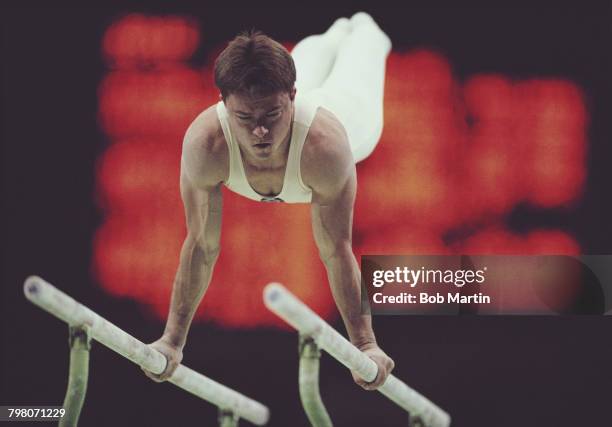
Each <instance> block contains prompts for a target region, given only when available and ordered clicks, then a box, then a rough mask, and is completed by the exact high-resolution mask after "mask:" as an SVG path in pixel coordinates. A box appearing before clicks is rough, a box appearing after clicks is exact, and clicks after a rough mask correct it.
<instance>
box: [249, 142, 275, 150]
mask: <svg viewBox="0 0 612 427" xmlns="http://www.w3.org/2000/svg"><path fill="white" fill-rule="evenodd" d="M270 146H272V143H271V142H260V143H258V144H255V145H254V146H253V147H255V148H257V149H260V150H263V149H266V148H268V147H270Z"/></svg>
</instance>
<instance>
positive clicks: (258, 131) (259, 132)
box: [253, 126, 270, 138]
mask: <svg viewBox="0 0 612 427" xmlns="http://www.w3.org/2000/svg"><path fill="white" fill-rule="evenodd" d="M268 132H270V131H269V130H268V129H266V128H265V127H264V126H257V127H256V128H255V129H253V135H255V136H256V137H257V138H263V137H264V136H266V135H267V134H268Z"/></svg>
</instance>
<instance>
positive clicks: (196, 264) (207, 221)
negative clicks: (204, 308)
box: [164, 173, 222, 348]
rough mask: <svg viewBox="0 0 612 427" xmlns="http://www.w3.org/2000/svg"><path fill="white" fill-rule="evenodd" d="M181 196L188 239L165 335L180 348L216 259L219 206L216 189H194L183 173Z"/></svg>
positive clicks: (180, 263) (219, 222)
mask: <svg viewBox="0 0 612 427" xmlns="http://www.w3.org/2000/svg"><path fill="white" fill-rule="evenodd" d="M181 196H182V198H183V204H184V206H185V216H186V221H187V237H186V238H185V242H184V243H183V247H182V249H181V255H180V259H179V266H178V271H177V273H176V277H175V279H174V287H173V289H172V298H171V302H170V312H169V314H168V321H167V322H166V329H165V331H164V336H165V337H166V338H167V339H168V340H169V342H171V343H172V344H173V345H175V346H177V347H180V348H182V347H184V345H185V341H186V339H187V332H188V331H189V327H190V325H191V321H192V320H193V316H194V314H195V311H196V309H197V307H198V305H199V304H200V302H201V300H202V297H203V296H204V293H205V292H206V289H207V288H208V285H209V283H210V279H211V276H212V272H213V268H214V266H215V262H216V260H217V257H218V255H219V238H220V235H221V206H222V202H221V189H220V186H219V185H216V186H204V187H202V188H198V187H195V186H194V184H193V183H192V182H191V181H190V178H189V177H188V176H187V174H186V173H182V176H181Z"/></svg>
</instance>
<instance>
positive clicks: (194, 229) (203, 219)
mask: <svg viewBox="0 0 612 427" xmlns="http://www.w3.org/2000/svg"><path fill="white" fill-rule="evenodd" d="M215 123H216V114H214V110H212V109H208V110H207V111H205V112H204V113H202V114H201V116H200V117H199V118H198V119H196V121H194V123H193V124H192V125H191V127H190V128H189V130H188V131H187V134H186V135H185V140H184V142H183V154H182V159H181V183H180V184H181V197H182V199H183V205H184V208H185V220H186V223H187V237H186V238H185V242H184V243H183V247H182V249H181V254H180V259H179V266H178V270H177V273H176V277H175V279H174V286H173V288H172V297H171V301H170V312H169V313H168V320H167V322H166V327H165V330H164V333H163V335H162V337H161V338H160V339H158V340H157V341H155V342H154V343H152V344H151V346H152V347H153V348H154V349H156V350H158V351H160V352H161V353H163V354H164V355H165V356H166V359H167V361H168V363H167V365H166V369H165V370H164V372H162V373H161V374H154V373H152V372H148V371H146V370H145V373H146V374H147V376H149V377H150V378H152V379H153V380H155V381H164V380H166V379H167V378H169V377H170V376H171V375H172V373H173V372H174V370H175V369H176V367H177V366H178V365H179V363H180V362H181V360H182V358H183V347H184V346H185V342H186V340H187V333H188V332H189V328H190V326H191V322H192V320H193V316H194V314H195V312H196V309H197V307H198V305H199V304H200V302H201V300H202V298H203V296H204V293H205V292H206V289H207V288H208V285H209V283H210V279H211V276H212V272H213V268H214V266H215V262H216V261H217V257H218V255H219V239H220V235H221V205H222V201H221V188H220V186H221V182H222V181H223V180H224V179H225V178H224V176H225V175H224V173H225V169H224V167H226V163H227V161H226V158H224V154H223V152H222V150H219V147H223V145H222V144H219V143H218V138H216V135H215V132H214V131H215V127H214V125H215ZM211 124H212V125H211ZM211 129H212V131H211ZM221 142H223V141H221ZM224 165H225V166H224Z"/></svg>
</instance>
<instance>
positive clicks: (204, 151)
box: [181, 104, 229, 182]
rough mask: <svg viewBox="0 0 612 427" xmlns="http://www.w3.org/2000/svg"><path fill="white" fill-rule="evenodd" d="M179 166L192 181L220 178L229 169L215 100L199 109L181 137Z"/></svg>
mask: <svg viewBox="0 0 612 427" xmlns="http://www.w3.org/2000/svg"><path fill="white" fill-rule="evenodd" d="M181 169H186V172H188V175H190V176H191V177H192V178H194V179H195V180H196V181H200V180H205V181H207V182H210V180H211V179H212V180H214V181H219V182H221V181H224V180H225V179H226V178H227V174H228V173H229V156H228V150H227V143H226V142H225V136H224V135H223V129H222V127H221V123H220V122H219V119H218V117H217V111H216V104H215V105H212V106H210V107H208V108H207V109H206V110H204V111H203V112H202V113H200V114H199V115H198V116H197V117H196V118H195V119H194V121H193V122H192V123H191V125H189V127H188V128H187V131H186V132H185V137H184V138H183V150H182V156H181Z"/></svg>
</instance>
